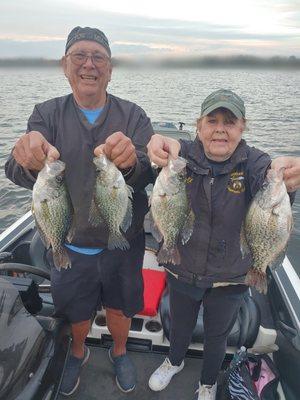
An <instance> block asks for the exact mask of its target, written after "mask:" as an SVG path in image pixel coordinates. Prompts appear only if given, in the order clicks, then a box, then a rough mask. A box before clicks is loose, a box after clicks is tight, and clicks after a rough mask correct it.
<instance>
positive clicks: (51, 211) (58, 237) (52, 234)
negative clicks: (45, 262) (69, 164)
mask: <svg viewBox="0 0 300 400" xmlns="http://www.w3.org/2000/svg"><path fill="white" fill-rule="evenodd" d="M64 173H65V163H64V162H62V161H60V160H56V161H53V162H46V164H45V166H44V168H43V169H42V170H41V171H40V172H39V174H38V177H37V180H36V182H35V184H34V186H33V191H32V213H33V215H34V218H35V224H36V227H37V229H38V231H39V233H40V236H41V239H42V241H43V243H44V245H45V247H46V248H47V249H48V248H49V247H50V246H52V251H53V261H54V264H55V266H56V268H57V269H60V268H68V267H71V263H70V259H69V256H68V254H67V252H66V249H65V247H64V243H65V241H66V237H67V235H68V233H69V231H70V228H71V224H72V218H73V207H72V204H71V199H70V196H69V193H68V190H67V187H66V184H65V179H64ZM70 235H71V234H70ZM69 239H71V236H69Z"/></svg>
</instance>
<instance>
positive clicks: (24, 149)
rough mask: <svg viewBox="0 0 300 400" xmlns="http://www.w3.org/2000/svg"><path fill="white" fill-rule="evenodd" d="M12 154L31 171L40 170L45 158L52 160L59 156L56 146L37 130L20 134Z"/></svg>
mask: <svg viewBox="0 0 300 400" xmlns="http://www.w3.org/2000/svg"><path fill="white" fill-rule="evenodd" d="M12 155H13V157H14V159H15V160H16V161H17V163H18V164H20V165H21V166H22V167H23V168H26V169H29V170H31V171H40V170H41V169H42V168H43V167H44V164H45V161H46V158H47V159H48V160H49V161H54V160H57V159H58V158H59V157H60V154H59V152H58V150H57V149H56V147H54V146H52V145H51V144H50V143H49V142H48V141H47V140H46V139H45V138H44V136H43V135H42V134H41V133H40V132H37V131H31V132H29V133H26V134H24V135H22V136H21V137H20V138H19V139H18V141H17V142H16V144H15V147H14V149H13V152H12Z"/></svg>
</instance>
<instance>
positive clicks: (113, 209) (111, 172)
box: [89, 154, 133, 250]
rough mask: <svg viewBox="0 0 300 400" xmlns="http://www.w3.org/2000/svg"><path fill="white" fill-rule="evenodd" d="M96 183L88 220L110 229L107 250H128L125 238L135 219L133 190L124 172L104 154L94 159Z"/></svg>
mask: <svg viewBox="0 0 300 400" xmlns="http://www.w3.org/2000/svg"><path fill="white" fill-rule="evenodd" d="M93 162H94V164H95V167H96V183H95V189H94V195H93V199H92V204H91V208H90V216H89V222H90V223H91V224H92V225H93V226H97V225H102V224H105V226H106V227H107V229H108V245H107V247H108V249H109V250H113V249H115V248H119V249H121V250H126V249H129V247H130V246H129V243H128V241H127V239H126V238H125V237H124V233H125V232H126V231H127V230H128V228H129V227H130V225H131V222H132V193H133V189H132V188H131V187H130V186H128V185H127V184H126V182H125V180H124V177H123V175H122V173H121V172H120V171H119V169H118V168H117V167H116V166H115V165H114V163H113V162H111V161H110V160H109V159H108V158H107V157H106V156H105V155H104V154H101V155H100V156H98V157H95V158H94V160H93Z"/></svg>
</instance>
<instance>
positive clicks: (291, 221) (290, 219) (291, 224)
mask: <svg viewBox="0 0 300 400" xmlns="http://www.w3.org/2000/svg"><path fill="white" fill-rule="evenodd" d="M287 226H288V228H287V229H288V232H290V233H291V232H292V230H293V229H294V219H293V215H292V214H291V215H289V217H288V218H287Z"/></svg>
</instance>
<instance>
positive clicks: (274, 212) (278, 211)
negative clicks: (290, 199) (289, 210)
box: [271, 204, 280, 216]
mask: <svg viewBox="0 0 300 400" xmlns="http://www.w3.org/2000/svg"><path fill="white" fill-rule="evenodd" d="M271 214H273V215H276V216H278V215H279V214H280V205H279V204H278V205H277V206H275V207H273V208H272V213H271Z"/></svg>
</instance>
